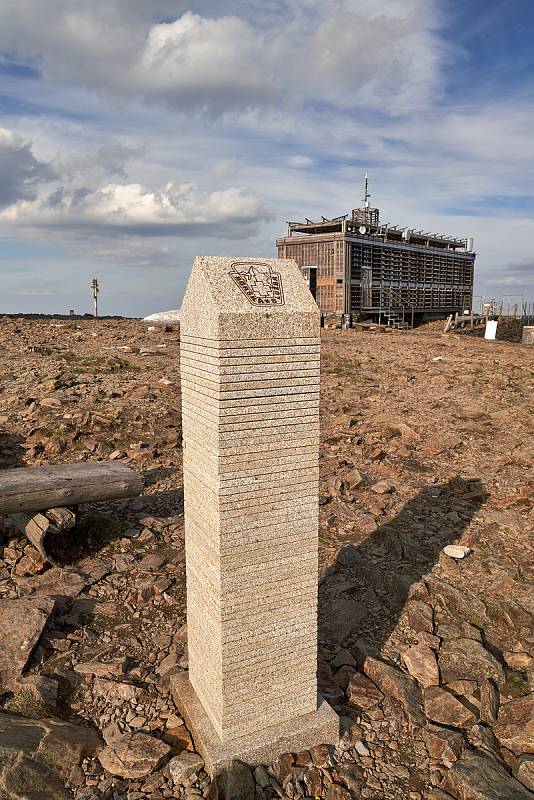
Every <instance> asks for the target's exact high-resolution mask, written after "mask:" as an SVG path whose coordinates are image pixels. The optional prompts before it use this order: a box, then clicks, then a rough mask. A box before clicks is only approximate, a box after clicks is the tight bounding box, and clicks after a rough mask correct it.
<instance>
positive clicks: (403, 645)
mask: <svg viewBox="0 0 534 800" xmlns="http://www.w3.org/2000/svg"><path fill="white" fill-rule="evenodd" d="M440 328H441V326H438V327H436V326H429V327H428V328H422V329H419V330H417V331H415V332H409V333H400V332H386V333H379V332H372V331H366V332H360V331H358V332H356V331H339V330H332V331H325V332H324V334H323V358H322V397H323V402H322V439H323V441H322V447H321V467H322V478H321V499H320V502H321V529H320V567H321V572H320V587H319V601H320V603H319V604H320V620H319V623H320V625H319V627H320V641H319V645H320V660H319V683H320V688H321V691H322V692H323V694H324V695H325V696H326V697H327V698H328V699H329V701H330V702H331V703H332V705H334V707H335V708H336V710H337V711H338V712H339V714H340V724H341V732H342V737H341V740H340V746H339V748H337V749H336V750H329V749H328V748H325V747H317V748H313V749H312V750H311V751H310V752H308V751H306V752H304V753H299V754H288V755H287V756H284V757H283V758H281V759H280V760H279V761H278V762H277V763H276V764H274V765H264V766H260V767H257V768H256V769H255V770H254V771H251V770H249V769H248V768H247V767H245V766H244V765H240V764H235V765H234V767H233V769H232V770H231V771H230V772H229V774H228V775H226V776H222V778H221V779H220V780H219V781H218V782H214V783H211V782H210V780H209V779H208V777H207V776H206V774H205V772H204V771H203V769H202V760H201V759H200V757H199V756H197V755H196V753H195V752H194V746H193V743H192V741H191V738H190V736H189V733H188V731H187V729H186V727H185V725H184V724H183V721H182V719H181V718H180V717H179V715H178V713H177V711H176V709H175V707H174V705H173V702H172V699H171V698H170V695H169V689H168V677H169V675H170V674H171V673H172V671H173V670H183V669H185V668H187V628H186V624H185V623H186V619H185V570H184V566H185V565H184V530H183V505H182V499H183V498H182V480H181V449H180V393H179V353H178V351H179V335H178V333H177V331H173V330H169V331H165V329H164V328H163V327H158V328H156V329H155V330H149V329H148V328H147V326H146V325H143V324H142V323H141V322H138V321H129V320H109V321H101V322H100V323H98V324H95V323H94V322H92V321H69V320H24V319H7V318H4V319H0V469H2V468H8V467H12V466H21V465H24V464H27V465H30V464H31V465H39V464H55V463H62V462H68V461H78V460H99V459H112V460H120V461H122V462H123V463H125V464H129V465H130V466H132V467H133V468H134V469H135V470H137V471H139V472H141V473H142V474H143V476H144V478H145V484H146V489H145V494H144V495H143V497H141V498H137V499H133V500H128V501H126V500H123V501H119V502H115V503H106V504H100V505H95V506H93V507H89V506H85V507H83V508H81V509H80V512H81V521H80V523H79V525H78V526H77V527H76V528H75V529H74V530H73V531H70V532H68V533H66V534H64V535H63V536H62V537H60V539H59V540H54V541H51V542H50V543H49V546H50V547H51V548H53V550H54V555H55V556H56V558H57V560H58V561H59V563H60V565H61V566H60V567H51V566H50V565H47V564H46V563H45V561H44V559H43V558H42V557H41V556H40V555H39V554H38V553H37V551H36V550H35V549H34V548H33V546H31V545H30V544H29V542H28V541H27V540H26V539H25V538H24V537H23V536H21V534H20V533H19V532H18V531H17V529H16V528H15V526H14V525H13V524H12V522H10V520H8V519H4V520H0V800H7V799H8V798H9V799H10V800H11V798H30V797H31V798H37V797H39V798H40V799H41V800H46V798H51V799H52V798H53V799H54V800H62V799H63V798H76V800H96V799H97V798H110V799H111V798H129V800H141V798H143V799H144V798H150V799H151V800H160V799H161V798H171V797H174V798H188V800H192V798H197V797H201V796H202V797H210V798H212V800H214V799H215V798H227V800H230V798H232V800H239V799H240V798H241V799H242V800H251V798H254V797H257V798H259V800H262V799H264V800H266V799H267V798H275V797H282V798H286V800H287V798H290V799H291V800H296V799H298V798H301V797H305V798H315V797H319V798H327V800H350V798H360V797H361V798H368V799H369V800H401V799H402V800H422V799H423V798H425V799H428V800H446V799H447V798H451V797H452V798H456V799H457V800H501V799H502V800H505V799H506V800H512V798H516V799H517V800H522V798H525V800H526V798H534V695H533V688H534V687H533V683H534V678H533V676H534V632H533V627H532V619H533V612H534V598H533V592H532V574H531V570H532V561H533V559H532V554H533V537H532V531H533V528H534V526H533V504H534V491H533V490H534V468H533V460H532V459H533V450H532V427H533V423H532V420H533V416H532V397H533V382H534V381H533V378H534V359H533V354H534V351H533V350H532V348H530V349H529V348H527V347H523V346H521V345H519V344H513V343H509V342H484V341H483V340H479V339H477V338H472V337H467V336H458V335H454V334H451V335H446V336H445V335H442V333H441V330H440ZM0 474H1V473H0ZM451 546H452V547H451ZM529 570H530V572H529ZM43 787H44V791H45V792H46V793H45V794H43V793H42V792H43ZM39 791H40V792H41V793H40V794H39V793H38V792H39ZM32 792H33V794H32Z"/></svg>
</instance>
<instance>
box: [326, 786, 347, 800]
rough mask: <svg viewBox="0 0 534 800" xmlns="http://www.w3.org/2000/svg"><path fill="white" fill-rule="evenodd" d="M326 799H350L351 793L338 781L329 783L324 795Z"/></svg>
mask: <svg viewBox="0 0 534 800" xmlns="http://www.w3.org/2000/svg"><path fill="white" fill-rule="evenodd" d="M325 798H326V800H352V794H351V793H350V792H349V790H348V789H345V787H344V786H340V785H339V783H331V784H330V786H329V787H328V789H327V791H326V795H325Z"/></svg>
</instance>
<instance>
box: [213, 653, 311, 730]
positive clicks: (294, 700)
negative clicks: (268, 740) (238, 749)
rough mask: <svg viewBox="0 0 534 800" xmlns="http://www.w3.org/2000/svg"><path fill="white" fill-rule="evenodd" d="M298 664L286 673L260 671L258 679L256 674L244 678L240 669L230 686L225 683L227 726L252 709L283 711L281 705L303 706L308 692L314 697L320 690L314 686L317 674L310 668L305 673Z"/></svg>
mask: <svg viewBox="0 0 534 800" xmlns="http://www.w3.org/2000/svg"><path fill="white" fill-rule="evenodd" d="M297 666H298V662H295V664H294V667H295V669H294V670H288V671H286V672H285V674H283V675H276V674H273V675H268V674H266V675H259V676H258V678H257V680H256V681H254V677H250V678H248V680H242V679H241V680H240V679H239V671H237V672H236V674H235V683H234V682H231V683H230V682H229V685H228V686H223V697H224V701H223V715H224V727H225V728H226V727H227V725H232V723H236V724H238V725H240V724H242V723H243V720H246V719H247V718H248V717H249V716H250V714H251V713H255V712H256V713H257V712H261V711H262V710H263V709H265V710H267V711H268V713H273V714H279V713H280V707H281V706H287V707H289V708H291V709H295V708H299V707H300V706H301V704H302V703H305V702H306V700H305V698H306V693H308V697H313V695H314V692H316V691H317V689H316V688H315V689H314V682H313V677H311V676H310V674H309V672H302V673H301V671H300V669H297ZM236 695H237V697H236ZM292 716H293V714H292ZM245 724H248V723H247V722H246V723H245ZM262 727H263V725H262Z"/></svg>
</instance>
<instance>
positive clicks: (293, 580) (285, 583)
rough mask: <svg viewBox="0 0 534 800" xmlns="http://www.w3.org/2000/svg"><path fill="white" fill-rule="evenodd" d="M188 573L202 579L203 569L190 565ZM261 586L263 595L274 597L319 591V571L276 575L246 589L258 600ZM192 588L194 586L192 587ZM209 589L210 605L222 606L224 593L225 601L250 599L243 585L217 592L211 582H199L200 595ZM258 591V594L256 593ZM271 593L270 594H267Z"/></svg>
mask: <svg viewBox="0 0 534 800" xmlns="http://www.w3.org/2000/svg"><path fill="white" fill-rule="evenodd" d="M187 575H188V576H189V575H195V576H196V579H197V580H198V578H199V576H200V578H201V579H202V573H201V570H199V569H198V568H196V567H188V570H187ZM260 586H261V588H262V597H263V596H266V597H267V596H268V597H271V596H272V597H274V596H275V595H276V593H278V595H279V596H280V597H284V596H285V595H286V594H288V593H289V592H293V593H294V596H295V595H299V594H301V593H305V592H307V591H314V592H316V591H317V571H316V570H315V571H314V572H313V573H310V575H308V576H302V575H279V576H274V577H272V578H271V579H268V580H266V581H263V582H262V583H260V582H259V581H258V582H257V584H256V585H254V586H252V587H249V589H247V590H246V591H248V592H249V593H250V596H251V597H254V596H255V597H256V600H257V589H258V588H259V587H260ZM191 588H192V587H191ZM206 588H207V589H208V590H209V597H210V603H209V605H210V607H220V602H221V600H220V598H222V596H223V595H224V598H225V602H228V603H233V602H234V601H235V600H236V599H243V600H244V599H248V596H247V595H246V594H244V590H243V587H242V586H235V587H234V588H230V587H228V588H226V589H225V590H224V592H220V591H219V592H218V594H216V593H215V590H214V588H213V586H212V585H211V584H209V583H207V584H206V587H204V586H203V585H202V582H201V583H200V584H199V590H198V591H199V592H200V597H202V590H203V589H206ZM255 593H256V594H255ZM267 593H269V594H267ZM203 605H208V603H203Z"/></svg>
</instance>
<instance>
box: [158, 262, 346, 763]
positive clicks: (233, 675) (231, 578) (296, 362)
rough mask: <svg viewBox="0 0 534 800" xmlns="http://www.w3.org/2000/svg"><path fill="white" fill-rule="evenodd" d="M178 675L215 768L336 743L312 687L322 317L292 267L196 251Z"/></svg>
mask: <svg viewBox="0 0 534 800" xmlns="http://www.w3.org/2000/svg"><path fill="white" fill-rule="evenodd" d="M180 323H181V345H180V353H181V376H182V416H183V439H184V491H185V528H186V564H187V623H188V647H189V676H188V675H187V673H181V674H178V675H175V676H173V678H172V679H171V689H172V692H173V697H174V699H175V702H176V703H177V705H178V707H179V708H180V710H181V711H182V713H183V714H184V717H185V719H186V722H187V723H188V725H189V726H190V729H191V731H192V733H193V736H194V739H195V744H196V747H197V749H198V750H199V751H200V752H201V753H202V755H203V757H204V759H205V762H206V768H207V769H208V771H209V772H211V773H212V774H213V773H214V772H216V771H217V770H218V769H219V768H221V767H223V766H224V765H225V764H226V763H228V762H229V761H231V760H232V759H233V758H239V759H241V760H244V761H248V762H249V763H259V762H264V763H269V762H271V761H272V760H273V759H274V758H275V757H276V756H277V755H278V754H280V753H283V752H289V751H293V752H294V751H297V750H303V749H305V748H308V747H311V746H312V745H314V744H319V743H333V742H336V741H337V735H338V720H337V716H336V714H335V713H334V712H333V710H332V709H331V708H330V706H329V705H328V704H327V703H326V702H325V701H323V700H322V699H321V698H318V696H317V679H316V668H317V663H316V662H317V551H318V480H319V471H318V453H319V358H320V355H319V350H320V338H319V310H318V308H317V306H316V304H315V302H314V300H313V298H312V296H311V294H310V291H309V289H308V286H307V284H306V282H305V280H304V278H303V276H302V275H301V273H300V271H299V269H298V267H297V265H296V264H295V262H294V261H289V260H286V259H262V260H259V259H240V258H217V257H197V258H196V259H195V263H194V266H193V271H192V273H191V277H190V280H189V284H188V286H187V291H186V294H185V298H184V302H183V305H182V309H181V317H180Z"/></svg>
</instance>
